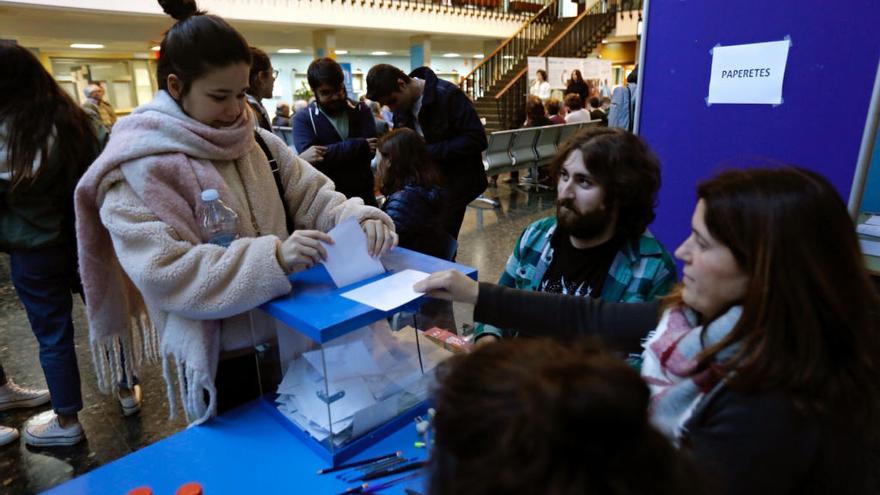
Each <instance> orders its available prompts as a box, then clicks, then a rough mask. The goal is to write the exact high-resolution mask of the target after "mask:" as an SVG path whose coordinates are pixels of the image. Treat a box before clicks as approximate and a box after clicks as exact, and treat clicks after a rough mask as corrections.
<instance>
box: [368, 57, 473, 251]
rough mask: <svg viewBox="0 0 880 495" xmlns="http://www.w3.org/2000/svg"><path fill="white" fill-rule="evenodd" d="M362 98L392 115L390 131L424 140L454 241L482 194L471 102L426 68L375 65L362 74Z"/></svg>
mask: <svg viewBox="0 0 880 495" xmlns="http://www.w3.org/2000/svg"><path fill="white" fill-rule="evenodd" d="M367 98H369V99H371V100H373V101H378V102H379V103H380V104H382V105H388V107H389V108H391V110H393V111H394V128H395V129H399V128H401V127H408V128H410V129H412V130H414V131H416V132H417V133H419V135H421V136H422V137H424V138H425V142H426V143H427V145H428V154H429V155H430V157H431V160H432V161H433V162H434V164H436V165H437V167H438V168H439V169H440V171H441V173H442V174H443V179H444V181H445V183H446V187H447V188H448V189H449V202H448V204H447V206H446V210H447V212H446V231H447V232H448V233H449V235H451V236H452V237H454V238H456V239H458V231H459V229H460V228H461V222H462V220H463V219H464V214H465V210H466V209H467V205H468V204H469V203H470V202H471V201H473V200H474V199H476V198H477V197H479V195H480V194H482V193H483V191H485V190H486V186H487V184H488V182H487V180H486V171H485V169H484V168H483V157H482V153H483V150H485V149H486V147H487V145H488V143H487V140H486V130H485V128H484V127H483V124H482V123H481V122H480V117H479V116H477V111H476V109H474V105H473V103H471V101H470V100H469V99H468V97H467V96H465V94H464V93H463V92H462V91H461V89H459V87H458V86H456V85H455V84H452V83H450V82H448V81H444V80H441V79H439V78H438V77H437V75H436V74H434V71H432V70H431V69H429V68H428V67H420V68H418V69H416V70H414V71H412V72H411V73H410V74H409V75H406V74H405V73H403V71H401V70H400V69H398V68H397V67H394V66H392V65H388V64H379V65H376V66H374V67H373V68H371V69H370V71H369V73H367Z"/></svg>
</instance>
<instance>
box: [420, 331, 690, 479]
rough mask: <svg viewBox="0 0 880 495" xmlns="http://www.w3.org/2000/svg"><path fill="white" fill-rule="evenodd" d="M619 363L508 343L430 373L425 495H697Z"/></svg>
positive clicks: (541, 343)
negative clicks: (432, 409) (431, 413)
mask: <svg viewBox="0 0 880 495" xmlns="http://www.w3.org/2000/svg"><path fill="white" fill-rule="evenodd" d="M649 396H650V393H649V391H648V387H647V385H646V384H645V383H644V382H643V381H642V380H641V379H640V377H639V375H638V373H637V372H636V371H635V370H633V369H632V368H631V367H630V366H628V365H627V364H626V363H624V362H623V361H621V360H620V359H619V358H616V357H612V356H608V355H603V354H599V353H597V352H595V351H593V350H590V349H588V348H586V347H583V346H582V344H578V345H563V344H561V343H558V342H555V341H551V340H547V339H528V340H526V339H509V340H504V341H501V342H498V343H495V344H491V345H487V346H483V347H480V348H478V349H476V350H475V351H474V352H473V353H471V354H463V355H459V356H455V357H453V358H451V359H449V360H447V361H445V362H444V363H442V364H441V365H440V367H439V368H438V388H437V391H436V393H435V403H436V410H437V414H436V416H435V418H434V426H435V432H436V435H435V445H434V450H433V451H432V454H431V460H430V468H429V469H430V475H429V476H430V478H429V486H430V490H429V494H430V495H477V494H480V495H482V494H488V493H492V494H495V493H499V494H500V493H503V494H506V495H533V494H553V495H569V494H570V495H575V494H577V495H583V494H596V493H601V494H608V495H622V494H633V493H653V494H658V495H663V494H670V495H671V494H677V493H693V494H699V493H703V490H702V480H701V477H700V476H699V475H698V474H697V473H696V470H695V469H694V468H693V464H692V463H691V462H689V461H688V460H687V459H686V458H685V457H684V455H685V454H683V453H679V452H677V451H676V450H675V448H674V447H673V446H672V445H671V444H670V443H669V441H668V440H667V439H666V438H665V437H663V435H662V434H660V433H659V432H658V431H657V430H655V429H654V428H653V427H652V426H651V425H650V424H649V422H648V400H649Z"/></svg>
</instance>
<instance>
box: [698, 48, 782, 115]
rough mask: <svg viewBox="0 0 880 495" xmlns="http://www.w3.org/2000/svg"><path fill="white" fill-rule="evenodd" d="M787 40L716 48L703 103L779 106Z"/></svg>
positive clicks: (713, 51)
mask: <svg viewBox="0 0 880 495" xmlns="http://www.w3.org/2000/svg"><path fill="white" fill-rule="evenodd" d="M790 47H791V40H788V39H786V40H783V41H770V42H767V43H752V44H749V45H734V46H716V47H715V48H713V49H712V77H711V79H710V80H709V97H708V98H706V103H707V104H709V105H714V104H717V103H739V104H764V105H781V104H782V81H783V79H785V64H786V62H787V61H788V49H789V48H790Z"/></svg>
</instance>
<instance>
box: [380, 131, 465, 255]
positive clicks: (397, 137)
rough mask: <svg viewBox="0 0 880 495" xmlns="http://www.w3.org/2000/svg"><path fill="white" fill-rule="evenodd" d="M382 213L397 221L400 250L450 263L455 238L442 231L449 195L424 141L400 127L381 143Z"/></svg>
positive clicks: (396, 228) (395, 222)
mask: <svg viewBox="0 0 880 495" xmlns="http://www.w3.org/2000/svg"><path fill="white" fill-rule="evenodd" d="M377 152H378V153H379V155H380V157H379V164H378V170H379V174H380V175H381V177H382V179H381V180H382V187H381V189H382V194H384V195H385V198H386V199H385V203H384V204H383V205H382V210H383V211H384V212H385V213H387V214H388V216H390V217H391V219H392V220H394V227H395V230H396V232H397V234H398V236H400V243H399V245H400V246H401V247H405V248H407V249H412V250H413V251H418V252H420V253H424V254H427V255H430V256H434V257H437V258H442V259H447V260H451V259H452V258H453V256H454V255H455V248H456V242H455V239H453V238H452V236H451V235H449V234H448V233H447V232H446V230H444V229H443V220H444V218H445V214H446V213H445V208H446V203H447V202H446V201H445V200H446V199H448V198H447V192H446V189H445V188H444V187H442V184H443V179H442V176H441V175H440V173H439V172H438V170H437V168H436V166H435V165H434V164H433V162H432V161H431V160H430V158H429V157H428V149H427V146H426V145H425V141H424V139H422V137H421V136H419V135H418V134H417V133H416V132H415V131H413V130H411V129H408V128H401V129H396V130H394V131H392V132H391V133H389V134H387V135H385V136H384V137H383V138H382V140H381V141H380V142H379V145H378V148H377Z"/></svg>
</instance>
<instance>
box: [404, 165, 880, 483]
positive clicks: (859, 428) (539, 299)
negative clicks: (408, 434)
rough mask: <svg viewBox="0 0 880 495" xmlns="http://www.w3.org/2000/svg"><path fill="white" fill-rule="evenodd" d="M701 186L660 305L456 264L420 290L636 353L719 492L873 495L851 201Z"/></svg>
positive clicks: (654, 394)
mask: <svg viewBox="0 0 880 495" xmlns="http://www.w3.org/2000/svg"><path fill="white" fill-rule="evenodd" d="M697 196H698V198H699V201H698V202H697V206H696V209H695V211H694V215H693V219H692V222H691V228H692V234H691V236H690V237H689V238H688V239H687V240H685V242H684V243H683V244H682V245H681V246H680V247H679V248H678V250H677V251H676V253H675V254H676V256H677V257H678V258H679V259H681V260H682V261H683V262H684V277H683V282H682V284H681V285H680V286H679V288H678V290H677V291H676V292H674V293H673V295H672V296H670V297H668V298H667V300H666V301H664V302H650V303H633V304H613V303H603V302H601V301H598V300H595V299H589V298H585V299H579V298H576V297H570V296H561V295H551V294H543V293H535V292H523V291H517V290H514V289H507V288H500V287H497V286H493V285H490V284H485V283H482V284H479V286H478V285H477V284H476V283H475V282H472V281H471V280H470V279H467V278H466V277H463V276H458V275H457V274H456V273H453V272H441V273H437V274H434V275H432V276H431V278H429V279H427V280H426V281H423V282H421V283H419V284H417V287H416V289H417V290H422V291H428V290H430V291H437V292H439V293H440V294H442V295H445V296H446V297H451V298H452V299H454V300H460V301H465V302H472V303H476V309H475V312H474V318H475V319H476V320H478V321H482V322H486V323H491V324H493V325H499V326H504V325H508V326H512V327H516V328H520V329H522V332H523V333H528V334H531V335H557V336H558V335H560V334H566V335H568V336H572V337H573V336H577V335H598V336H600V337H602V338H603V340H605V342H606V343H607V345H608V346H610V347H613V348H616V349H620V350H639V349H640V348H642V347H643V357H644V363H643V365H642V369H641V374H642V377H643V378H644V380H645V381H646V382H647V383H648V385H649V386H650V387H651V409H650V410H651V418H652V422H653V423H654V425H655V426H657V427H658V428H659V429H660V431H662V432H663V433H665V434H666V435H667V437H669V438H670V439H672V440H673V441H674V442H675V443H677V444H678V445H679V446H681V448H683V449H686V450H688V451H691V452H692V453H693V457H694V458H695V460H696V461H697V462H698V463H699V464H700V465H701V467H702V468H703V469H704V470H705V472H706V473H707V474H709V475H711V476H713V477H715V478H717V480H718V481H719V482H720V483H721V486H723V488H724V491H725V492H726V493H730V494H740V493H749V494H764V493H767V494H771V493H772V494H778V493H801V494H803V493H848V494H861V493H875V492H873V491H871V489H872V488H873V487H872V486H871V483H872V480H871V479H870V478H871V475H872V474H873V473H876V472H877V470H876V464H875V458H874V451H875V447H876V446H877V440H878V437H877V433H878V432H877V429H878V428H877V427H878V412H880V372H878V363H877V357H876V356H878V355H880V338H878V321H877V314H876V308H877V303H878V301H877V297H876V295H875V293H874V290H873V288H872V285H871V281H870V280H869V277H868V275H867V273H866V271H865V269H864V266H863V262H862V256H861V252H860V250H859V245H858V242H857V239H856V235H855V230H854V229H853V224H852V220H851V218H850V217H849V215H848V213H847V210H846V206H845V205H844V203H843V201H841V199H840V197H839V196H838V195H837V193H836V192H835V191H834V189H833V187H832V186H831V184H830V183H829V182H828V181H827V180H826V179H824V178H823V177H821V176H819V175H817V174H815V173H813V172H809V171H806V170H802V169H796V168H784V169H773V170H768V169H752V170H735V171H729V172H725V173H722V174H719V175H718V176H716V177H715V178H713V179H711V180H709V181H706V182H704V183H702V184H701V185H700V186H699V187H698V190H697ZM645 338H647V341H646V342H645V343H644V345H642V339H645ZM492 345H494V344H492Z"/></svg>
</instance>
